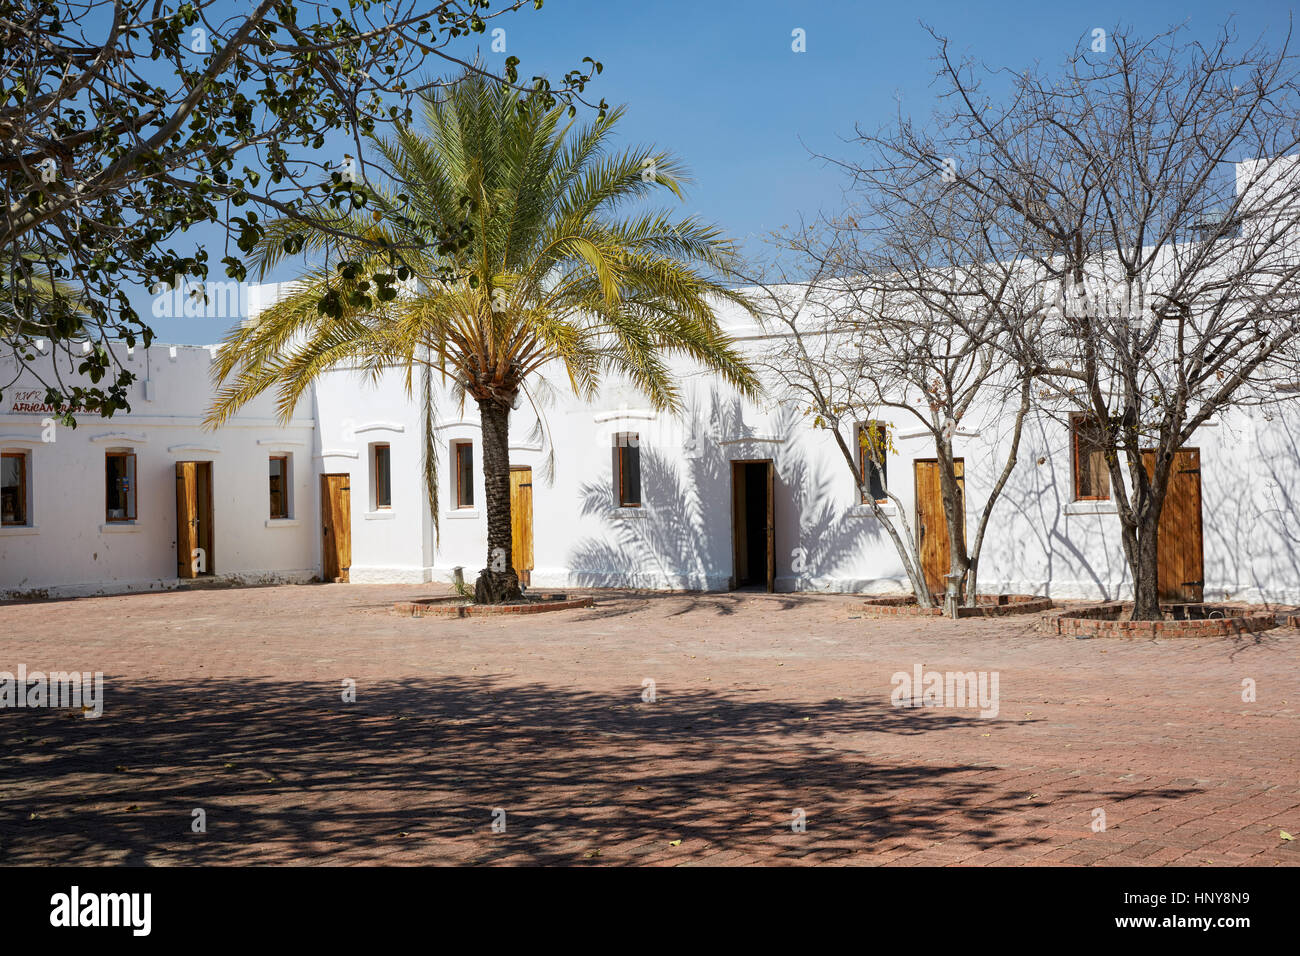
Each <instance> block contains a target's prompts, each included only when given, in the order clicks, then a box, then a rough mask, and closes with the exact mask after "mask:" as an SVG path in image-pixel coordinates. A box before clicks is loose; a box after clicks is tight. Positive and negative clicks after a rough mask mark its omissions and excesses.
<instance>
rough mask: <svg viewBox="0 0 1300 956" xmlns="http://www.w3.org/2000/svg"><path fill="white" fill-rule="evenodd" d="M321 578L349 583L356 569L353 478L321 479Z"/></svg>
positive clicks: (321, 477)
mask: <svg viewBox="0 0 1300 956" xmlns="http://www.w3.org/2000/svg"><path fill="white" fill-rule="evenodd" d="M320 510H321V519H320V523H321V577H323V578H324V579H325V580H326V581H333V582H334V583H336V584H340V583H346V582H347V580H348V571H349V569H350V568H351V567H352V481H351V475H321V476H320Z"/></svg>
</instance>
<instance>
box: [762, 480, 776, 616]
mask: <svg viewBox="0 0 1300 956" xmlns="http://www.w3.org/2000/svg"><path fill="white" fill-rule="evenodd" d="M764 470H765V471H766V472H767V590H768V592H769V593H772V592H775V591H776V496H775V495H774V494H773V492H774V490H775V485H776V469H775V468H773V467H772V463H771V462H770V461H769V462H767V468H766V469H764Z"/></svg>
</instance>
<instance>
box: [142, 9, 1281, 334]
mask: <svg viewBox="0 0 1300 956" xmlns="http://www.w3.org/2000/svg"><path fill="white" fill-rule="evenodd" d="M1292 9H1293V4H1291V3H1285V2H1273V0H1252V2H1250V3H1249V4H1242V3H1240V2H1236V3H1233V2H1222V0H1220V2H1212V0H1211V2H1202V0H1183V2H1176V3H1175V2H1150V0H1147V2H1144V3H1142V4H1140V5H1139V4H1135V3H1132V2H1131V0H1130V2H1127V3H1108V2H1105V3H1104V2H1092V3H1089V4H1086V5H1074V4H1067V5H1054V4H1051V3H1044V2H1043V0H1035V2H1014V3H1012V2H997V3H976V2H970V0H967V2H954V3H916V2H904V3H876V2H871V3H868V2H848V0H824V2H818V3H807V2H805V3H798V2H778V0H751V2H726V0H722V2H719V0H695V2H686V0H653V2H643V0H546V4H545V6H544V7H543V8H542V9H541V10H540V11H533V10H531V9H525V10H521V11H519V12H518V13H513V14H509V15H507V16H505V17H503V18H502V19H500V20H499V21H496V22H495V24H494V25H500V26H502V27H504V28H505V30H506V38H505V39H506V47H507V50H506V53H493V52H492V51H491V50H490V45H491V39H490V37H481V38H480V37H475V38H473V40H471V41H469V42H468V43H467V44H466V45H463V46H461V47H459V48H458V50H457V52H458V53H460V54H461V55H463V56H465V57H466V58H472V56H473V54H474V51H475V47H476V45H477V46H479V47H480V53H481V56H482V58H483V59H484V61H485V62H486V63H487V64H489V65H491V64H492V63H494V62H500V61H502V60H503V59H504V57H505V56H506V55H514V56H517V57H519V58H520V60H521V61H522V63H521V67H520V70H521V73H522V75H523V76H524V77H528V76H532V75H533V74H534V73H548V74H550V75H552V76H553V77H555V76H558V75H559V74H560V73H562V72H564V71H565V70H567V69H569V68H571V67H574V66H577V65H578V64H579V61H580V60H581V59H582V57H584V56H591V57H594V58H595V59H598V60H600V61H601V62H602V63H603V64H604V67H605V69H604V73H603V74H602V75H601V76H600V77H599V78H598V80H597V82H596V83H595V84H594V85H593V86H592V87H590V88H589V91H588V92H589V94H590V95H591V96H592V97H593V99H595V100H599V99H600V97H602V96H603V97H604V98H605V99H606V100H607V101H608V102H609V103H611V104H614V103H625V104H627V106H628V113H627V116H626V118H625V119H624V120H623V122H622V123H621V124H620V131H621V137H622V138H623V140H624V141H625V142H626V143H629V144H631V143H641V142H653V143H655V144H657V145H659V146H662V147H666V148H668V149H670V150H672V151H673V152H675V153H676V154H678V155H679V156H680V157H681V158H683V159H684V160H685V161H686V163H687V165H688V166H689V167H690V169H691V172H692V176H693V180H694V182H693V184H692V186H691V187H690V189H689V192H688V195H687V200H686V202H685V204H684V205H683V208H682V211H683V212H693V213H698V214H699V215H701V216H703V217H704V218H706V219H708V220H710V221H713V222H715V223H718V224H719V225H720V226H721V227H722V228H723V229H724V230H725V231H726V232H727V233H728V234H729V235H731V236H734V237H735V238H737V239H739V240H741V241H742V243H744V245H745V247H746V248H747V249H748V250H751V251H753V252H761V251H762V244H761V240H762V237H763V236H764V235H765V234H766V233H767V232H769V231H770V230H773V229H779V228H780V227H782V226H783V225H786V224H790V223H794V222H797V221H798V219H799V217H800V215H801V214H802V215H804V216H808V217H811V216H815V215H816V214H817V213H818V212H819V211H822V210H825V211H831V210H834V209H835V208H836V207H837V206H838V205H839V204H840V202H841V194H842V189H843V186H844V178H843V174H842V173H841V172H839V171H838V170H836V169H835V168H833V167H829V166H827V165H826V164H825V163H824V162H822V161H821V160H818V159H816V158H814V157H813V156H812V155H811V154H812V153H813V152H817V153H824V154H831V155H835V156H846V157H848V156H852V155H853V153H854V150H855V147H854V146H853V145H852V144H850V143H849V142H847V139H848V138H849V137H851V136H852V135H853V129H854V124H855V123H860V124H862V125H863V126H864V127H867V128H871V129H874V128H876V127H878V126H879V125H881V124H882V123H887V122H888V121H889V120H890V119H891V118H892V117H893V116H894V115H895V113H896V111H897V109H898V106H899V101H898V97H901V102H902V108H903V109H904V110H905V111H906V112H909V113H911V114H912V115H914V116H917V117H921V116H925V115H928V113H929V112H930V110H931V109H932V108H933V106H934V90H933V88H932V86H931V82H932V79H933V73H934V64H933V63H932V61H931V58H932V56H933V55H934V43H933V41H932V40H931V38H930V36H929V35H928V34H927V33H926V32H925V30H924V29H923V28H922V26H921V22H922V21H924V22H925V23H928V24H929V25H931V26H932V27H934V28H935V29H936V30H937V31H938V32H940V33H942V34H944V35H946V36H947V37H949V39H950V40H951V41H952V46H953V49H954V52H955V53H958V54H965V55H969V56H972V57H975V58H977V59H979V60H981V61H983V62H985V63H987V64H989V65H990V66H996V67H1013V68H1019V67H1026V66H1030V65H1032V64H1034V63H1041V64H1042V65H1043V66H1045V67H1050V66H1052V65H1054V64H1056V63H1059V62H1060V61H1061V60H1063V59H1064V58H1065V57H1066V56H1067V55H1068V54H1069V53H1070V52H1071V51H1072V50H1073V49H1074V48H1075V46H1076V45H1077V43H1078V42H1079V40H1080V38H1081V37H1083V36H1084V35H1085V34H1088V33H1090V32H1091V30H1092V29H1094V28H1096V27H1102V28H1104V29H1107V30H1110V29H1111V28H1113V27H1114V26H1115V25H1116V24H1123V25H1125V26H1128V27H1131V28H1132V29H1134V30H1135V31H1137V32H1138V33H1141V34H1146V35H1149V34H1151V33H1153V32H1156V31H1160V30H1164V29H1166V28H1168V27H1170V26H1172V25H1175V24H1178V23H1184V22H1185V23H1186V24H1187V26H1188V29H1189V33H1190V35H1191V36H1192V37H1195V38H1197V39H1203V40H1206V41H1209V40H1212V39H1213V38H1214V37H1215V35H1216V34H1217V31H1218V30H1219V29H1220V27H1221V26H1222V25H1223V23H1224V22H1225V20H1226V19H1227V18H1228V17H1229V16H1232V17H1233V18H1234V24H1235V28H1236V30H1237V31H1238V33H1239V35H1240V38H1241V40H1242V41H1243V43H1249V42H1250V41H1253V40H1255V39H1258V38H1260V37H1264V38H1265V40H1266V41H1267V42H1269V43H1270V44H1276V43H1277V42H1278V41H1279V40H1280V39H1281V38H1282V37H1283V36H1284V34H1285V32H1286V30H1287V29H1288V26H1289V24H1290V17H1291V15H1292ZM796 28H799V29H802V30H804V31H805V35H806V46H807V49H806V52H803V53H795V52H793V51H792V49H791V42H792V41H791V32H792V31H793V30H794V29H796ZM431 68H433V69H436V68H435V67H432V66H431ZM213 238H214V237H213V236H212V235H211V233H209V232H208V231H207V230H204V231H203V233H202V234H197V235H195V236H194V237H193V240H194V241H212V239H213ZM182 241H184V240H182ZM210 252H211V253H212V255H211V260H212V261H214V262H216V261H219V260H220V258H221V256H222V255H223V254H224V253H222V252H219V251H217V249H216V248H213V249H211V250H210ZM290 271H291V270H290ZM275 277H276V278H279V277H288V273H287V272H285V273H283V275H282V276H275ZM212 278H214V279H218V278H224V276H222V275H213V277H212ZM141 306H143V307H144V308H145V309H147V307H148V299H147V296H142V297H141V298H140V300H139V304H138V305H137V307H138V308H139V307H141ZM142 311H143V309H142ZM228 324H229V322H228V321H227V320H220V319H218V320H207V319H194V318H188V319H156V320H153V325H154V328H155V331H156V332H157V333H158V339H159V340H160V341H163V342H173V343H182V344H192V343H193V344H196V343H209V342H215V341H217V340H219V339H220V337H221V335H222V333H223V332H224V331H225V329H226V326H227V325H228Z"/></svg>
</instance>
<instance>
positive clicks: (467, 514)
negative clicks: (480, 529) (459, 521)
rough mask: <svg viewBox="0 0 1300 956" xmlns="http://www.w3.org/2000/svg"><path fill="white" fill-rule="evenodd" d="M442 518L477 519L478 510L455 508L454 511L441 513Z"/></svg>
mask: <svg viewBox="0 0 1300 956" xmlns="http://www.w3.org/2000/svg"><path fill="white" fill-rule="evenodd" d="M442 516H443V517H444V518H477V517H478V509H477V508H457V509H456V510H455V511H444V512H443V513H442Z"/></svg>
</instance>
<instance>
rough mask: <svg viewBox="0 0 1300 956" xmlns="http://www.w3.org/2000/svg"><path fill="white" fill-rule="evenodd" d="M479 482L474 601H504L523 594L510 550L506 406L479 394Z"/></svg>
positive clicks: (508, 420) (508, 450) (508, 438)
mask: <svg viewBox="0 0 1300 956" xmlns="http://www.w3.org/2000/svg"><path fill="white" fill-rule="evenodd" d="M478 410H479V417H480V420H481V421H482V423H483V486H484V495H485V497H486V498H487V501H486V506H487V521H488V534H487V539H488V543H487V547H488V554H487V567H485V568H484V569H483V570H482V571H480V572H479V576H478V581H476V582H475V584H474V601H475V602H476V603H478V604H505V603H506V602H508V601H518V600H521V599H522V598H523V594H522V593H521V592H520V590H519V576H518V575H517V574H516V573H515V567H514V558H513V555H512V554H511V551H510V406H509V405H508V404H506V403H504V402H502V401H499V400H497V399H494V398H481V399H479V402H478Z"/></svg>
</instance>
